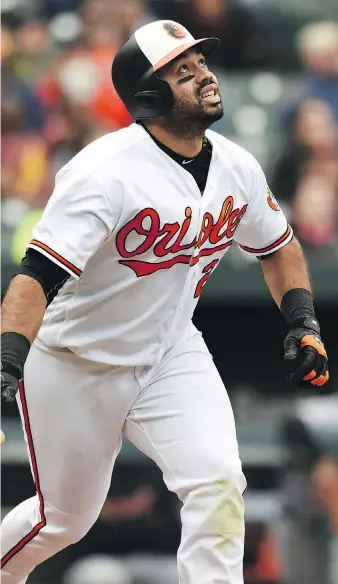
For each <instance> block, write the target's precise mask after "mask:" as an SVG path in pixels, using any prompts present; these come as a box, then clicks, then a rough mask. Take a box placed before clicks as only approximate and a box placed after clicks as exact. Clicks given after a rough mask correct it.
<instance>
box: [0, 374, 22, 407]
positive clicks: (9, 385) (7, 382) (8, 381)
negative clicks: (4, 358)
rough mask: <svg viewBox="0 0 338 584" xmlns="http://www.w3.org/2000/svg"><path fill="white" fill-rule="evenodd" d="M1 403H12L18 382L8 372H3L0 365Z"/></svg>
mask: <svg viewBox="0 0 338 584" xmlns="http://www.w3.org/2000/svg"><path fill="white" fill-rule="evenodd" d="M0 375H1V401H2V402H4V403H8V404H10V403H13V402H14V401H15V396H16V394H17V391H18V388H19V382H18V380H17V379H16V377H14V375H12V374H11V373H9V372H8V371H5V370H4V368H3V366H2V365H1V374H0Z"/></svg>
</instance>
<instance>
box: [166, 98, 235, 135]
mask: <svg viewBox="0 0 338 584" xmlns="http://www.w3.org/2000/svg"><path fill="white" fill-rule="evenodd" d="M196 99H197V101H196V102H195V103H191V101H188V100H183V99H175V102H174V105H173V107H172V108H171V110H170V112H169V113H168V114H167V115H165V116H163V117H161V118H159V120H158V121H159V123H160V125H161V126H162V128H164V129H165V130H167V132H170V133H171V134H174V135H175V136H177V137H181V138H186V139H187V138H188V139H194V138H199V137H203V136H204V134H205V130H207V129H208V128H209V127H210V126H211V125H212V124H213V123H214V122H217V121H218V120H220V119H221V118H222V117H223V115H224V110H223V105H222V100H221V101H220V102H219V103H217V104H215V105H208V106H206V105H205V104H204V103H203V98H201V97H200V95H196Z"/></svg>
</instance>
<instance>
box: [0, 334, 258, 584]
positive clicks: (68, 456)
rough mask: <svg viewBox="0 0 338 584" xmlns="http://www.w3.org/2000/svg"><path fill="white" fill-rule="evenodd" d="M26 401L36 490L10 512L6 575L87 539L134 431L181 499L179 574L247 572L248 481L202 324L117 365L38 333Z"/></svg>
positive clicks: (187, 579)
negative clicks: (156, 357) (150, 360)
mask: <svg viewBox="0 0 338 584" xmlns="http://www.w3.org/2000/svg"><path fill="white" fill-rule="evenodd" d="M18 405H19V409H20V413H21V417H22V423H23V428H24V433H25V439H26V442H27V446H28V451H29V457H30V462H31V468H32V474H33V477H34V481H35V486H36V496H35V497H32V498H31V499H28V500H27V501H24V502H23V503H21V504H20V505H18V506H17V507H16V508H15V509H13V510H12V511H11V512H10V513H9V514H8V515H7V516H6V517H5V519H4V521H3V524H2V556H3V558H2V562H1V566H2V571H1V575H2V578H1V582H2V584H24V583H25V582H26V580H27V577H28V575H29V574H30V573H31V572H32V570H33V569H34V568H35V566H37V565H38V564H40V563H41V562H43V561H44V560H46V559H47V558H49V557H50V556H52V555H54V554H55V553H57V552H58V551H60V550H61V549H63V548H65V547H66V546H68V545H69V544H73V543H75V542H76V541H78V540H80V539H81V538H82V537H83V536H84V535H85V534H86V533H87V531H88V530H89V529H90V527H91V526H92V525H93V523H94V522H95V521H96V519H97V518H98V516H99V514H100V511H101V508H102V506H103V503H104V501H105V499H106V496H107V492H108V489H109V486H110V481H111V475H112V471H113V466H114V462H115V459H116V457H117V455H118V452H119V450H120V446H121V437H122V435H125V436H126V437H127V438H128V439H129V440H130V441H131V442H132V443H133V444H134V445H135V446H136V447H137V448H139V449H140V450H141V451H142V452H144V453H145V454H146V455H147V456H149V457H150V458H152V459H153V460H154V461H155V462H156V464H157V465H158V466H159V467H160V469H161V470H162V472H163V477H164V481H165V483H166V485H167V487H168V489H170V490H171V491H174V492H175V493H177V496H178V497H179V498H180V500H181V501H182V502H183V505H182V511H181V519H182V539H181V544H180V547H179V550H178V556H177V561H178V572H179V581H180V584H243V549H244V505H243V499H242V494H243V492H244V490H245V487H246V481H245V477H244V475H243V473H242V468H241V463H240V459H239V454H238V445H237V439H236V431H235V423H234V417H233V413H232V408H231V405H230V401H229V398H228V395H227V393H226V390H225V388H224V386H223V383H222V381H221V378H220V376H219V374H218V372H217V370H216V368H215V365H214V363H213V360H212V357H211V356H210V353H209V352H208V350H207V348H206V346H205V343H204V341H203V339H202V337H201V335H200V333H198V332H196V330H195V329H194V328H192V332H191V334H190V336H188V337H186V338H184V339H182V340H181V341H180V342H179V343H177V344H176V345H175V346H174V347H172V348H171V349H170V350H169V351H168V352H167V354H166V355H165V357H164V358H163V360H162V362H161V363H160V365H158V366H156V367H136V368H135V367H115V368H112V367H111V366H107V365H102V364H97V363H93V362H89V361H85V360H83V359H81V358H79V357H77V356H75V355H74V354H73V353H71V352H69V351H68V350H64V349H59V350H53V351H51V350H49V349H47V348H46V347H43V346H42V345H41V344H39V343H37V342H36V343H34V345H33V347H32V349H31V352H30V354H29V357H28V359H27V363H26V367H25V372H24V385H23V384H22V385H21V387H20V392H19V397H18Z"/></svg>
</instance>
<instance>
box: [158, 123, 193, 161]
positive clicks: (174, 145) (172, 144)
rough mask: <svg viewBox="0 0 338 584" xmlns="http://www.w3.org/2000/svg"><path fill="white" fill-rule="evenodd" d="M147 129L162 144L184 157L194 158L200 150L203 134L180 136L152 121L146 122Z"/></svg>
mask: <svg viewBox="0 0 338 584" xmlns="http://www.w3.org/2000/svg"><path fill="white" fill-rule="evenodd" d="M147 130H148V131H149V132H150V133H151V134H152V135H153V136H154V137H155V138H156V139H157V140H159V142H162V144H164V146H166V147H167V148H170V150H173V151H174V152H176V153H177V154H180V155H181V156H184V157H185V158H194V157H195V156H197V155H198V154H199V153H200V152H201V150H202V147H203V138H204V136H198V137H194V138H181V137H180V136H175V135H174V134H171V133H170V132H168V130H166V129H165V128H162V127H161V126H157V125H156V124H152V123H147Z"/></svg>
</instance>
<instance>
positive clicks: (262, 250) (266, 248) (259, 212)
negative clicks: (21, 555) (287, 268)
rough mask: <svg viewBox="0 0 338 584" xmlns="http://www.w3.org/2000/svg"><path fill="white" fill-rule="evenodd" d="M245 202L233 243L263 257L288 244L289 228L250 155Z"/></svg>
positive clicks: (260, 170)
mask: <svg viewBox="0 0 338 584" xmlns="http://www.w3.org/2000/svg"><path fill="white" fill-rule="evenodd" d="M250 162H251V165H249V171H250V179H249V187H248V191H249V192H248V195H249V203H248V207H247V210H246V212H245V214H244V215H243V217H242V219H241V222H240V223H239V225H238V228H237V230H236V233H235V240H236V242H237V243H238V245H239V246H240V247H241V248H242V249H243V250H245V251H247V252H249V253H252V254H254V255H257V256H264V255H267V254H269V253H272V252H274V251H277V250H278V249H279V248H281V247H283V245H286V244H287V243H289V241H291V239H292V237H293V232H292V228H291V227H290V225H288V222H287V220H286V217H285V215H284V213H283V211H282V210H281V208H280V207H279V205H278V203H277V201H276V199H275V197H274V196H273V194H272V192H271V191H270V189H269V187H268V185H267V182H266V178H265V175H264V172H263V170H262V168H261V167H260V165H259V164H258V162H257V160H256V159H255V158H254V157H253V156H251V155H250Z"/></svg>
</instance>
